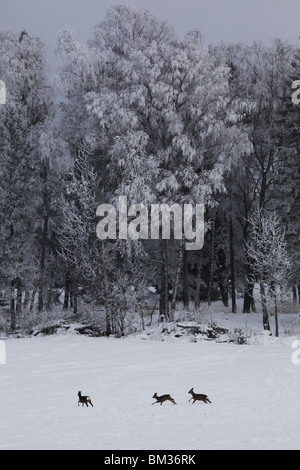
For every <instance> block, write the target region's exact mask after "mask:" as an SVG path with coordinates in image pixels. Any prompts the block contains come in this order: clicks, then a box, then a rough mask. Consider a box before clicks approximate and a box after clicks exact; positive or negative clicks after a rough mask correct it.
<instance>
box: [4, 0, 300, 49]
mask: <svg viewBox="0 0 300 470" xmlns="http://www.w3.org/2000/svg"><path fill="white" fill-rule="evenodd" d="M115 3H122V1H119V2H118V1H111V0H0V29H7V28H11V29H13V30H16V31H21V30H23V29H26V30H27V32H28V33H29V34H31V35H35V36H39V37H40V38H42V39H43V40H45V41H46V42H47V44H48V48H49V50H50V51H52V50H53V49H54V44H55V38H56V34H57V32H58V31H59V30H60V29H62V28H63V27H64V26H69V27H70V28H71V29H74V30H75V31H76V33H77V36H76V38H77V40H79V41H81V42H85V41H86V40H88V39H90V38H91V37H92V35H93V28H94V26H95V25H96V24H98V23H100V22H101V21H102V20H103V18H104V16H105V13H106V11H107V9H108V8H109V6H110V5H112V4H115ZM130 3H133V4H135V5H139V6H142V7H144V8H145V9H147V10H149V11H151V12H152V13H154V14H155V15H157V16H158V17H160V18H161V19H164V20H167V21H168V22H169V23H171V24H172V25H173V26H174V27H175V30H176V31H177V32H178V33H179V34H184V33H185V32H187V31H189V30H191V29H194V28H199V29H200V30H201V31H202V34H203V35H204V39H205V43H206V44H209V43H216V42H219V41H225V42H245V43H251V42H252V41H253V40H260V41H262V42H264V43H265V44H269V43H270V41H271V40H272V39H273V38H280V39H283V40H289V41H290V42H292V43H293V44H296V45H298V44H299V46H300V41H299V39H298V38H299V36H300V21H299V20H300V0H135V1H133V2H130Z"/></svg>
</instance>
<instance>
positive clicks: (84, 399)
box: [78, 392, 94, 406]
mask: <svg viewBox="0 0 300 470" xmlns="http://www.w3.org/2000/svg"><path fill="white" fill-rule="evenodd" d="M78 397H79V400H78V406H79V403H82V406H83V405H86V406H89V405H88V403H89V404H90V405H92V406H94V405H93V403H92V400H91V398H90V397H88V396H84V397H83V396H82V395H81V392H78Z"/></svg>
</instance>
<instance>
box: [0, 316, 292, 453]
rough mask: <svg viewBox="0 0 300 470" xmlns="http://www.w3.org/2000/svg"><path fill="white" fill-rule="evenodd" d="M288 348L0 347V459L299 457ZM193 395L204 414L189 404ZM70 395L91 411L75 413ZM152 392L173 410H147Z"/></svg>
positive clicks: (265, 344) (121, 342)
mask: <svg viewBox="0 0 300 470" xmlns="http://www.w3.org/2000/svg"><path fill="white" fill-rule="evenodd" d="M252 318H253V317H252ZM295 338H296V337H295V336H294V337H291V336H290V337H288V336H284V337H282V338H279V339H277V338H274V337H272V338H266V337H264V336H258V337H257V341H252V344H251V345H237V344H233V343H217V342H215V341H205V340H198V341H197V342H193V341H191V339H190V337H188V336H183V337H181V338H175V337H169V338H166V339H165V340H164V341H162V337H160V336H159V335H157V337H156V338H154V337H153V336H152V337H151V335H150V336H147V335H145V334H143V335H139V334H138V335H135V336H129V337H127V338H123V339H116V338H104V337H101V338H90V337H85V336H81V335H77V334H73V333H71V332H68V333H66V334H56V335H53V336H47V337H41V336H37V337H31V338H20V339H7V340H6V341H5V344H6V364H5V365H0V377H1V387H0V435H1V440H0V449H2V450H3V449H104V450H108V451H110V450H125V449H130V450H136V449H142V450H161V449H169V450H171V449H172V450H174V449H175V450H182V449H185V450H186V449H194V450H195V449H300V399H299V391H300V365H296V364H294V363H293V361H292V354H293V352H294V350H293V349H292V342H293V340H295ZM253 343H254V344H253ZM191 387H194V390H195V392H199V393H205V394H207V395H208V396H209V398H210V400H211V401H212V404H204V403H199V402H196V403H195V404H194V405H192V403H191V402H190V403H188V400H189V398H190V395H188V393H187V392H188V391H189V389H190V388H191ZM78 390H81V391H82V393H83V394H89V395H90V396H91V398H92V401H93V404H94V407H93V408H92V407H88V408H87V407H81V406H80V407H78V406H77V392H78ZM154 392H157V393H158V395H160V394H164V393H170V394H171V395H172V396H173V398H175V400H176V402H177V406H175V405H173V404H172V403H170V402H166V403H164V404H163V405H162V406H160V405H157V404H156V405H153V406H152V403H153V402H154V399H152V395H153V393H154Z"/></svg>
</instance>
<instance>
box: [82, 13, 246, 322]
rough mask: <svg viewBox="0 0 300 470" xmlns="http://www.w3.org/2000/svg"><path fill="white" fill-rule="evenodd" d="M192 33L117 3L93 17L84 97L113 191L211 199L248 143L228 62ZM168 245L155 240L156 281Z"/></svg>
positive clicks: (138, 197)
mask: <svg viewBox="0 0 300 470" xmlns="http://www.w3.org/2000/svg"><path fill="white" fill-rule="evenodd" d="M199 38H200V35H199V33H197V32H193V33H190V34H188V35H186V36H185V37H184V38H183V39H180V38H178V37H177V36H176V35H175V33H174V31H173V30H172V28H170V26H168V25H167V24H166V23H165V22H162V21H160V20H159V19H157V18H156V17H154V16H153V15H151V14H150V13H148V12H145V11H144V10H140V9H137V8H133V7H128V6H124V5H117V6H115V7H112V8H111V9H110V10H109V12H108V14H107V17H106V19H105V20H104V22H102V23H101V24H99V25H98V26H97V28H96V31H95V37H94V41H93V43H92V44H93V47H94V55H96V54H97V53H98V54H99V57H100V58H99V65H101V69H99V71H98V73H97V72H96V75H100V72H102V77H103V80H102V82H101V86H100V89H99V91H95V92H90V93H89V94H88V95H87V106H88V110H89V112H90V113H91V114H92V115H94V116H96V117H97V118H98V124H97V127H96V131H97V135H98V138H99V141H100V149H101V153H102V154H104V155H106V156H109V160H108V163H107V168H108V169H109V170H110V174H111V175H112V178H113V179H112V180H111V189H112V190H113V193H112V194H113V196H114V195H120V194H126V195H128V196H129V197H130V200H131V201H130V202H141V203H146V204H147V203H149V202H156V203H157V202H158V203H169V204H171V203H175V202H178V203H184V202H190V203H194V204H195V203H205V204H213V195H214V193H216V192H217V191H220V190H223V189H224V184H223V177H224V174H225V173H226V172H227V171H229V170H230V168H231V165H232V163H233V161H235V160H236V159H237V158H239V156H240V155H241V154H242V153H244V152H246V151H249V147H248V140H247V137H246V135H245V134H244V133H243V131H242V130H241V129H240V127H239V126H238V122H239V119H240V112H241V108H240V103H239V102H238V101H237V100H231V99H230V96H229V69H228V67H226V66H225V65H223V64H222V63H221V64H220V63H219V62H218V61H217V59H216V58H214V57H213V56H212V55H210V54H209V53H208V52H207V51H206V50H204V48H203V47H202V43H201V41H200V40H199ZM167 249H168V244H167V243H165V242H164V243H162V252H163V260H164V263H163V271H162V275H161V279H162V284H163V283H164V284H166V279H167V277H168V276H167V272H166V271H167V269H168V266H167V260H168V256H167ZM165 287H166V286H165ZM162 290H163V289H162ZM166 296H167V295H165V297H166ZM166 303H167V299H166V300H165V303H164V307H165V308H167V307H166ZM166 313H167V310H166ZM167 314H168V313H167Z"/></svg>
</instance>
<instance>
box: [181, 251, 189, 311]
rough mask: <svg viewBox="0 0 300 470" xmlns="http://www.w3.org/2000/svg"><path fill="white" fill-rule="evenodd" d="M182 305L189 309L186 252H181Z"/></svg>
mask: <svg viewBox="0 0 300 470" xmlns="http://www.w3.org/2000/svg"><path fill="white" fill-rule="evenodd" d="M182 298H183V305H184V307H185V308H187V309H188V308H189V300H190V299H189V263H188V252H187V251H186V250H185V251H184V252H183V291H182Z"/></svg>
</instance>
